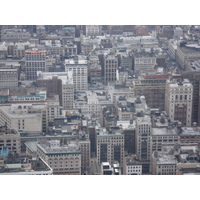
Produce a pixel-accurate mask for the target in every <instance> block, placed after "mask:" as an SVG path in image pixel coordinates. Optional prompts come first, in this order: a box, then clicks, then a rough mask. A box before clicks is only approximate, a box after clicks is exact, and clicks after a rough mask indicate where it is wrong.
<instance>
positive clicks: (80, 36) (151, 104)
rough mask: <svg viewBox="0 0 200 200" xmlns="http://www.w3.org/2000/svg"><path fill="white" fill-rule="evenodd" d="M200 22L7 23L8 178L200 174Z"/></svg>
mask: <svg viewBox="0 0 200 200" xmlns="http://www.w3.org/2000/svg"><path fill="white" fill-rule="evenodd" d="M199 90H200V25H0V175H200V92H199Z"/></svg>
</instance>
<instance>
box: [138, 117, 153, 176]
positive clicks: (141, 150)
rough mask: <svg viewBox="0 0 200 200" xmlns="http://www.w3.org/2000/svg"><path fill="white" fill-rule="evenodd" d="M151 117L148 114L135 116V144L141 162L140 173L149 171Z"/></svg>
mask: <svg viewBox="0 0 200 200" xmlns="http://www.w3.org/2000/svg"><path fill="white" fill-rule="evenodd" d="M151 133H152V125H151V118H150V116H148V115H144V116H142V117H137V118H136V141H137V142H136V144H137V155H138V159H139V163H141V164H142V173H149V172H150V159H151V154H152V152H151Z"/></svg>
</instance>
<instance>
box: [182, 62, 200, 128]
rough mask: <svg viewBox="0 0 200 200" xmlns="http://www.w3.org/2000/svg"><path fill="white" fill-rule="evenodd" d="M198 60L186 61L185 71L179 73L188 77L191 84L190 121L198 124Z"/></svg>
mask: <svg viewBox="0 0 200 200" xmlns="http://www.w3.org/2000/svg"><path fill="white" fill-rule="evenodd" d="M199 66H200V61H199V60H196V61H194V62H187V71H184V72H182V73H181V76H182V77H183V78H185V79H188V80H189V81H190V83H191V84H192V86H193V97H192V123H193V122H196V123H197V125H198V126H200V98H199V94H200V93H199V91H200V87H199V85H200V67H199Z"/></svg>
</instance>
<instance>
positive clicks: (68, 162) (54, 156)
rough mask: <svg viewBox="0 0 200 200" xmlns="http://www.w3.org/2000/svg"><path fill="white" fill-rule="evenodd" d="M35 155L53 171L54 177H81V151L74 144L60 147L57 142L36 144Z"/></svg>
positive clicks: (70, 143)
mask: <svg viewBox="0 0 200 200" xmlns="http://www.w3.org/2000/svg"><path fill="white" fill-rule="evenodd" d="M37 154H38V156H40V157H41V158H42V159H43V160H44V161H45V162H46V163H48V165H49V166H50V167H51V168H52V169H53V174H54V175H81V151H80V146H79V145H78V144H77V143H76V142H69V143H68V144H66V145H61V144H60V141H59V140H51V141H47V142H41V143H39V144H37Z"/></svg>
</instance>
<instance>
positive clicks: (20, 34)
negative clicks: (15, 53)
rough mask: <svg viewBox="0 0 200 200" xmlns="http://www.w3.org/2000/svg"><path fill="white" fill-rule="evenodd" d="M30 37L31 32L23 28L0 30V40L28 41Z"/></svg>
mask: <svg viewBox="0 0 200 200" xmlns="http://www.w3.org/2000/svg"><path fill="white" fill-rule="evenodd" d="M30 37H31V34H30V33H29V32H27V31H25V29H15V28H13V29H3V30H2V31H1V41H8V42H19V41H28V40H29V39H30Z"/></svg>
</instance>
